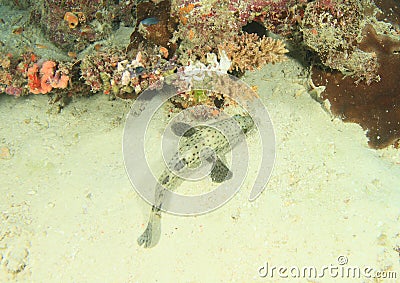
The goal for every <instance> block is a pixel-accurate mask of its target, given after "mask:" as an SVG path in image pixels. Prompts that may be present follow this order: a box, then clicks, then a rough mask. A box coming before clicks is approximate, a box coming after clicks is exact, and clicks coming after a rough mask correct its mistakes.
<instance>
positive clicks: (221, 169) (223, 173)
mask: <svg viewBox="0 0 400 283" xmlns="http://www.w3.org/2000/svg"><path fill="white" fill-rule="evenodd" d="M232 176H233V173H232V172H231V170H229V168H228V167H227V166H226V165H225V163H224V162H222V161H221V159H220V158H219V157H217V159H216V161H215V164H214V167H213V169H212V170H211V180H212V181H213V182H215V183H222V182H223V181H226V180H229V179H230V178H232Z"/></svg>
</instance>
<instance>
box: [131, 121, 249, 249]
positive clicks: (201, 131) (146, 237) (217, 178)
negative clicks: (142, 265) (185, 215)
mask: <svg viewBox="0 0 400 283" xmlns="http://www.w3.org/2000/svg"><path fill="white" fill-rule="evenodd" d="M253 128H254V121H253V120H252V118H251V117H250V116H248V115H235V116H233V119H224V120H221V121H218V122H215V123H213V124H211V125H210V126H204V125H202V126H198V127H191V126H189V125H187V124H184V123H176V124H174V125H173V126H172V127H171V129H172V131H173V132H174V133H175V134H177V135H179V136H183V137H184V140H183V142H182V143H180V144H179V147H178V148H179V151H178V152H177V153H176V154H175V155H174V156H173V157H172V159H171V161H170V162H169V164H168V165H169V166H170V167H169V168H173V169H174V170H176V171H177V172H182V171H183V170H184V169H186V168H197V167H198V166H199V165H200V164H201V162H202V161H201V160H202V159H204V160H207V161H210V162H213V163H214V166H213V169H212V171H211V173H210V177H211V180H212V181H213V182H217V183H221V182H223V181H225V180H228V179H230V178H231V177H232V172H231V171H230V170H229V168H228V167H227V166H226V165H225V162H224V161H223V160H224V155H225V154H226V153H228V152H229V151H230V150H231V147H232V146H234V145H235V144H236V143H238V142H239V141H240V138H241V137H242V136H243V135H242V133H244V134H246V133H248V132H249V131H250V130H251V129H253ZM204 148H209V149H212V150H205V151H204V150H203V151H202V150H201V149H204ZM200 152H201V156H200ZM183 181H184V180H183V179H182V178H180V177H179V176H177V175H176V174H174V173H173V172H172V171H171V170H169V169H168V168H166V169H165V170H164V171H163V173H162V174H161V176H160V177H159V179H158V185H157V187H156V198H155V204H154V205H153V207H152V209H151V212H150V219H149V222H148V224H147V227H146V230H145V231H144V232H143V234H142V235H141V236H140V237H139V238H138V240H137V241H138V244H139V245H144V247H145V248H151V247H153V246H155V245H156V244H157V243H158V241H159V239H160V234H161V207H162V204H163V201H165V199H164V194H163V192H164V191H165V189H167V190H171V191H172V190H175V189H176V188H177V187H179V186H180V184H182V182H183Z"/></svg>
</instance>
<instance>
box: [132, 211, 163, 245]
mask: <svg viewBox="0 0 400 283" xmlns="http://www.w3.org/2000/svg"><path fill="white" fill-rule="evenodd" d="M160 235H161V210H160V209H159V208H158V207H156V206H154V205H153V207H152V209H151V212H150V219H149V222H148V224H147V227H146V230H144V232H143V234H142V235H141V236H140V237H139V238H138V239H137V242H138V244H139V246H141V245H143V246H144V247H145V248H152V247H154V246H155V245H157V243H158V241H159V240H160Z"/></svg>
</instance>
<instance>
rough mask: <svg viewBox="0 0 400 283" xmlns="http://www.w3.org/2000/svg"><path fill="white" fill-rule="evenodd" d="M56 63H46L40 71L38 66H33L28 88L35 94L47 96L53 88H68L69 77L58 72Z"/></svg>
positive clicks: (29, 75) (29, 74)
mask: <svg viewBox="0 0 400 283" xmlns="http://www.w3.org/2000/svg"><path fill="white" fill-rule="evenodd" d="M55 68H56V63H55V62H54V61H45V62H44V63H43V64H42V66H41V68H40V70H39V65H38V64H36V63H35V64H33V66H32V67H30V68H29V69H28V72H27V76H28V87H29V91H30V92H31V93H34V94H39V93H41V94H46V93H48V92H50V91H51V90H52V89H53V88H66V87H67V86H68V81H69V76H67V75H65V74H62V73H61V72H60V71H59V70H56V71H55Z"/></svg>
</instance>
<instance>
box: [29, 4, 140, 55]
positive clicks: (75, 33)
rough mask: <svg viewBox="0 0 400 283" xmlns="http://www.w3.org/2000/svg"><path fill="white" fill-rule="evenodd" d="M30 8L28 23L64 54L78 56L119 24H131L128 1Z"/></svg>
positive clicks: (35, 6)
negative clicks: (38, 27) (40, 31)
mask: <svg viewBox="0 0 400 283" xmlns="http://www.w3.org/2000/svg"><path fill="white" fill-rule="evenodd" d="M32 4H33V9H32V12H31V21H32V22H34V23H36V24H37V25H38V26H40V28H41V29H42V30H43V32H44V34H45V35H46V36H47V38H48V39H49V40H50V41H52V42H53V43H54V44H55V45H56V46H58V47H59V48H61V49H62V50H64V51H66V52H68V51H70V52H72V51H74V52H79V51H81V50H83V49H84V48H86V47H87V46H88V45H89V44H90V43H92V42H94V41H97V40H101V39H104V38H107V37H108V36H110V35H111V33H112V31H113V29H115V28H116V26H115V25H117V24H119V23H120V22H124V21H125V22H126V23H125V24H128V25H129V24H132V23H133V18H132V13H131V9H132V6H133V3H131V1H121V3H119V1H113V0H103V1H100V0H94V1H93V0H44V1H37V2H33V3H32Z"/></svg>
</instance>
